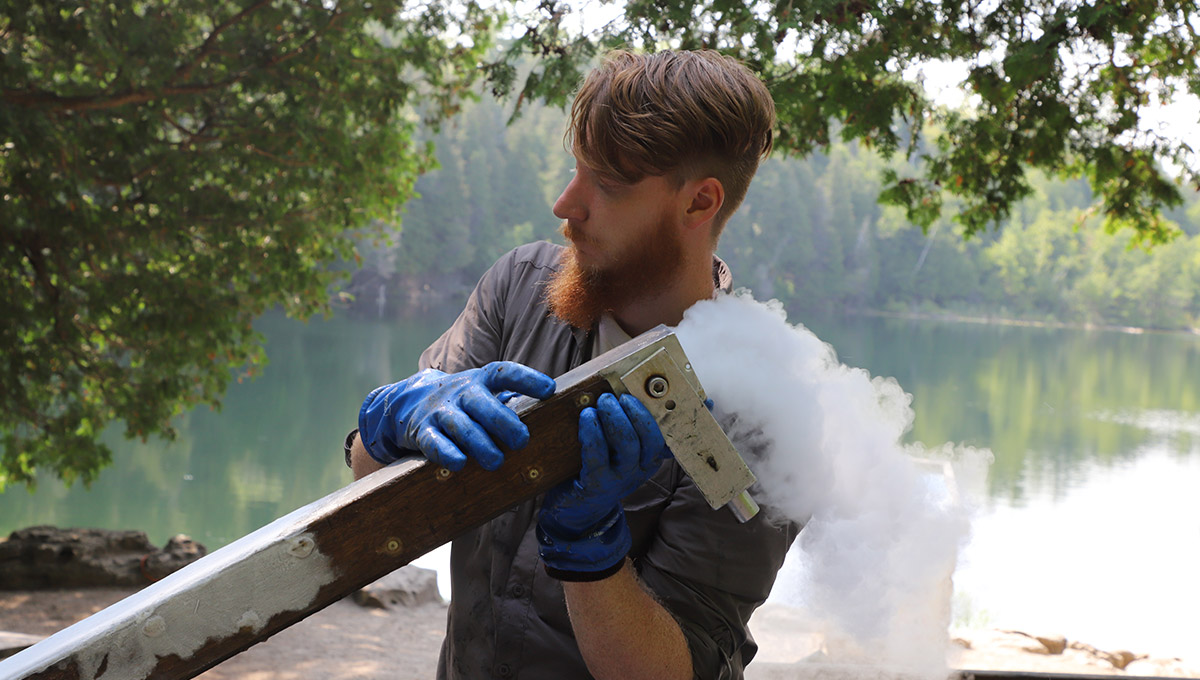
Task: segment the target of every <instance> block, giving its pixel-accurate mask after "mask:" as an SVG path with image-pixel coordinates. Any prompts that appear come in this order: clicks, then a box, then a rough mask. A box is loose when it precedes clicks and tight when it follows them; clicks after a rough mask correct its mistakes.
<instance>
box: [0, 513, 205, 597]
mask: <svg viewBox="0 0 1200 680" xmlns="http://www.w3.org/2000/svg"><path fill="white" fill-rule="evenodd" d="M206 552H207V551H206V550H205V548H204V546H202V545H200V544H199V543H196V542H195V541H192V540H191V539H189V538H188V537H186V536H182V535H180V536H176V537H175V538H173V539H171V541H170V542H168V543H167V545H166V547H164V548H163V549H162V550H159V549H158V548H156V547H154V545H153V544H152V543H150V540H149V539H148V538H147V537H146V534H145V533H144V532H141V531H114V530H108V529H60V528H57V527H51V526H36V527H29V528H27V529H18V530H16V531H14V532H12V533H11V534H9V536H8V539H7V540H6V541H4V542H0V589H4V590H41V589H47V588H95V587H105V586H144V585H146V584H147V583H149V582H151V581H156V580H158V579H160V578H162V577H163V576H166V575H167V574H169V573H171V572H173V571H175V570H177V569H179V568H181V567H183V566H184V565H186V564H189V563H191V562H194V561H196V560H197V559H199V558H201V557H203V556H204V554H205V553H206Z"/></svg>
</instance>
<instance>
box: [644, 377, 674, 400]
mask: <svg viewBox="0 0 1200 680" xmlns="http://www.w3.org/2000/svg"><path fill="white" fill-rule="evenodd" d="M670 389H671V385H670V383H668V382H667V379H666V378H664V377H662V376H661V375H652V376H650V377H649V378H648V379H647V380H646V394H649V395H650V396H652V397H654V398H655V399H658V398H660V397H664V396H666V394H667V392H668V391H669V390H670Z"/></svg>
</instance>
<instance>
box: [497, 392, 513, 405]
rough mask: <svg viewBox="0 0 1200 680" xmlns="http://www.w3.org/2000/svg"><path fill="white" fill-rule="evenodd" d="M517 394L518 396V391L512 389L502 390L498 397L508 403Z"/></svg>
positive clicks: (501, 401)
mask: <svg viewBox="0 0 1200 680" xmlns="http://www.w3.org/2000/svg"><path fill="white" fill-rule="evenodd" d="M515 396H517V393H516V392H513V391H512V390H502V391H500V392H497V393H496V398H497V399H499V400H500V403H501V404H507V403H508V402H509V401H511V400H512V398H513V397H515Z"/></svg>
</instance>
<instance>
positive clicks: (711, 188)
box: [683, 177, 725, 228]
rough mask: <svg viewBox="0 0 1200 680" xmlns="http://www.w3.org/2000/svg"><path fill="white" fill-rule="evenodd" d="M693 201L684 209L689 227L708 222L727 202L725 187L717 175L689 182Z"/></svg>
mask: <svg viewBox="0 0 1200 680" xmlns="http://www.w3.org/2000/svg"><path fill="white" fill-rule="evenodd" d="M688 196H689V197H690V198H691V203H690V204H689V205H688V206H687V210H685V211H684V215H683V220H684V224H685V225H687V226H688V227H689V228H694V227H698V226H700V225H702V224H707V223H708V222H710V221H711V220H712V219H713V218H714V217H716V216H717V213H718V212H720V210H721V206H722V205H724V204H725V187H724V186H723V185H722V184H721V180H719V179H717V178H716V177H705V178H703V179H698V180H694V181H692V182H689V183H688Z"/></svg>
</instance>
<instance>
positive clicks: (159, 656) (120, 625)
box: [0, 372, 610, 680]
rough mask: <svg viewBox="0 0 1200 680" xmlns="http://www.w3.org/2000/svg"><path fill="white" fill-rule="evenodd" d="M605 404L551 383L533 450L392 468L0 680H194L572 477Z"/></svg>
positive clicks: (183, 574)
mask: <svg viewBox="0 0 1200 680" xmlns="http://www.w3.org/2000/svg"><path fill="white" fill-rule="evenodd" d="M585 373H586V372H585ZM564 377H566V376H564ZM564 382H566V383H567V384H564ZM607 391H610V388H609V385H608V383H607V382H606V380H605V379H604V378H603V377H600V376H599V375H596V374H594V373H593V374H591V375H590V377H585V378H584V379H581V380H578V381H577V382H574V383H571V381H569V380H568V381H564V380H563V379H562V378H560V379H559V392H558V393H557V394H556V395H555V396H554V397H553V398H551V399H549V400H546V401H544V402H537V401H532V400H525V402H524V406H522V407H520V408H517V409H516V410H517V412H518V414H519V415H520V416H521V419H522V420H523V421H524V422H525V424H526V425H527V426H528V427H529V430H530V443H529V445H528V446H526V447H525V448H524V449H521V450H520V451H516V452H508V451H506V454H507V455H506V459H505V462H504V464H503V465H502V466H500V468H499V469H497V470H494V471H487V470H484V469H482V468H480V467H479V466H478V465H476V464H474V463H469V464H468V465H467V466H466V468H464V469H463V470H461V471H459V472H455V473H450V472H449V471H448V470H445V469H443V468H439V467H438V466H436V465H433V464H431V463H428V462H426V461H424V460H410V461H403V462H399V463H396V464H393V465H391V466H389V467H386V468H384V469H383V470H380V471H378V472H376V473H374V474H371V475H368V476H366V477H364V478H363V479H361V480H358V481H357V482H354V483H353V484H350V485H349V486H347V487H345V488H343V489H341V490H339V491H336V492H334V493H332V494H330V495H328V496H326V497H325V498H322V499H320V500H318V501H316V502H314V503H311V504H309V505H307V506H305V507H303V508H300V509H299V510H296V511H294V512H292V513H290V514H288V515H286V516H285V517H282V518H280V519H278V520H276V521H275V522H272V523H271V524H269V525H267V526H265V527H263V528H262V529H259V530H258V531H255V532H254V533H252V534H250V535H248V536H245V537H243V538H241V539H239V540H237V541H235V542H234V543H231V544H229V545H227V546H225V547H224V548H221V549H220V550H217V551H215V552H213V553H212V554H210V555H208V556H207V557H204V558H203V559H201V560H198V561H196V562H194V563H192V564H190V565H188V566H187V567H185V568H184V569H181V570H180V571H178V572H175V573H174V574H171V575H170V576H168V577H166V578H164V579H163V580H161V581H159V582H157V583H154V584H152V585H150V586H148V587H147V588H145V589H143V590H141V591H139V592H138V593H136V594H134V595H132V596H130V597H128V598H126V599H124V600H122V601H120V602H118V603H116V604H114V605H112V606H111V607H109V608H107V609H105V610H103V611H101V612H98V613H97V614H95V615H94V616H91V617H89V618H87V619H84V620H83V621H81V622H79V623H77V624H75V625H73V626H70V627H68V628H66V629H64V630H62V631H60V632H58V633H57V634H55V635H53V636H51V637H49V638H47V639H46V640H43V641H42V642H40V643H38V644H36V645H34V646H32V647H30V648H28V649H25V650H24V651H21V652H19V653H17V654H16V655H14V656H12V657H10V658H8V659H4V660H3V661H0V678H4V679H5V680H9V679H13V680H15V679H17V678H30V679H33V678H37V679H39V680H41V679H46V680H49V679H55V680H67V679H71V680H94V679H97V678H116V679H119V680H132V679H141V678H163V679H174V678H191V677H194V676H196V675H198V674H200V673H202V672H204V671H205V670H207V669H209V668H211V667H213V666H215V665H217V664H218V663H220V662H222V661H224V660H225V659H227V658H229V657H231V656H233V655H235V654H237V653H238V652H241V651H243V650H245V649H246V648H248V647H250V646H251V645H253V644H255V643H257V642H259V641H262V640H265V639H266V638H268V637H270V636H271V635H273V634H275V633H277V632H279V631H280V630H283V629H284V628H287V627H288V626H291V625H292V624H294V623H296V622H298V621H300V620H301V619H303V618H305V617H307V616H309V615H310V614H313V613H315V612H317V611H319V610H321V609H323V608H324V607H326V606H328V605H330V604H332V603H334V602H336V601H338V600H340V599H341V598H343V597H345V596H346V595H348V594H350V593H352V592H353V591H355V590H357V589H358V588H361V587H362V586H364V585H367V584H368V583H371V582H373V581H375V580H377V579H379V578H380V577H382V576H384V575H385V574H387V573H389V572H391V571H393V570H395V569H397V568H399V567H401V566H404V565H405V564H408V563H409V562H411V561H412V560H413V559H415V558H417V557H419V556H421V555H423V554H425V553H426V552H429V551H430V550H432V549H434V548H436V547H437V546H439V545H442V544H443V543H445V542H447V541H448V540H450V539H452V538H454V537H456V536H458V535H459V534H462V533H463V532H465V531H467V530H469V529H471V528H473V527H476V526H479V525H480V524H483V523H484V522H487V521H488V520H490V519H492V518H493V517H496V516H498V515H500V514H501V513H503V512H504V511H506V510H508V509H509V508H511V507H513V506H514V505H516V504H518V503H521V502H523V501H525V500H528V499H529V498H532V497H534V496H536V495H537V494H540V493H543V492H545V491H546V490H547V489H549V488H550V487H552V486H554V485H555V484H558V483H559V482H561V481H563V480H565V479H568V478H569V477H571V476H573V475H575V474H576V473H577V472H578V471H579V443H578V440H577V425H576V424H577V421H578V411H579V409H580V408H581V407H582V406H583V405H584V404H586V403H594V402H595V399H596V397H598V396H599V395H600V394H601V393H603V392H607ZM584 395H586V396H584Z"/></svg>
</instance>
